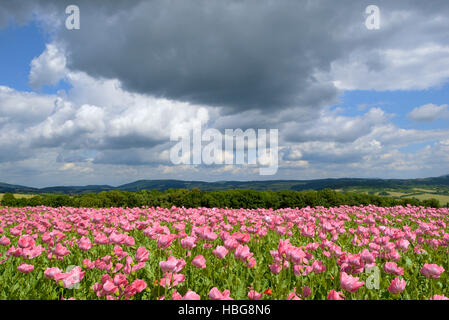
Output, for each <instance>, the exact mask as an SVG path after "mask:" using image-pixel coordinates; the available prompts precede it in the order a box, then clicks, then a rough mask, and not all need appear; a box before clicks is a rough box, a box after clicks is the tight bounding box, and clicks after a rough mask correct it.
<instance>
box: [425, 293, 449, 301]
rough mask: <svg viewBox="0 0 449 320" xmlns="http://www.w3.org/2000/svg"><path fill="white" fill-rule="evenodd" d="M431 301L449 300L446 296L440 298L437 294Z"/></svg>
mask: <svg viewBox="0 0 449 320" xmlns="http://www.w3.org/2000/svg"><path fill="white" fill-rule="evenodd" d="M430 300H449V298H448V297H446V296H445V295H441V296H440V295H438V294H435V295H433V296H432V297H431V298H430Z"/></svg>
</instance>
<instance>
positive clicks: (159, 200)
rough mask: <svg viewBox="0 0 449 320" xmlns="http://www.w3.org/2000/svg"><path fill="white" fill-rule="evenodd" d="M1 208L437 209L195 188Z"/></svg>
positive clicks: (40, 198) (428, 203)
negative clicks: (400, 207)
mask: <svg viewBox="0 0 449 320" xmlns="http://www.w3.org/2000/svg"><path fill="white" fill-rule="evenodd" d="M0 203H1V205H2V206H9V207H28V206H40V205H43V206H48V207H62V206H66V207H76V208H110V207H123V208H125V207H128V208H134V207H143V206H148V207H163V208H170V207H172V206H176V207H186V208H197V207H206V208H213V207H216V208H235V209H239V208H244V209H256V208H266V209H268V208H272V209H280V208H296V207H298V208H304V207H307V206H310V207H316V206H323V207H335V206H340V205H350V206H359V205H365V206H366V205H369V204H372V205H376V206H379V207H391V206H397V205H402V206H406V205H407V204H409V205H412V206H424V207H433V208H440V207H441V205H440V203H439V201H438V200H436V199H429V200H421V201H420V200H418V199H415V198H403V199H395V198H392V197H383V196H377V195H372V194H363V193H355V192H336V191H334V190H332V189H323V190H318V191H313V190H306V191H294V190H283V191H255V190H224V191H201V190H200V189H198V188H193V189H192V190H188V189H168V190H166V191H157V190H141V191H137V192H128V191H118V190H112V191H103V192H99V193H86V194H81V195H66V194H47V195H36V196H33V197H30V198H16V197H14V195H13V194H12V193H5V194H4V196H3V199H2V200H1V201H0Z"/></svg>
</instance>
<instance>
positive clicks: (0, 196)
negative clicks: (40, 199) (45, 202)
mask: <svg viewBox="0 0 449 320" xmlns="http://www.w3.org/2000/svg"><path fill="white" fill-rule="evenodd" d="M3 195H4V193H0V200H2V199H3ZM33 196H34V194H23V193H14V197H15V198H17V199H20V198H32V197H33Z"/></svg>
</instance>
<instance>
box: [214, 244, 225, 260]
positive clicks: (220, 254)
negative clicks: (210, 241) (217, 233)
mask: <svg viewBox="0 0 449 320" xmlns="http://www.w3.org/2000/svg"><path fill="white" fill-rule="evenodd" d="M212 254H213V255H214V256H216V257H217V258H218V259H224V257H226V255H227V254H228V250H227V249H226V248H225V247H223V246H217V247H216V248H215V249H214V250H212Z"/></svg>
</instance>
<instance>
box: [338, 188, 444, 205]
mask: <svg viewBox="0 0 449 320" xmlns="http://www.w3.org/2000/svg"><path fill="white" fill-rule="evenodd" d="M335 191H348V192H357V193H365V194H374V195H377V196H386V197H393V198H397V199H404V198H415V199H418V200H428V199H432V198H433V199H436V200H438V201H439V202H440V204H441V205H442V206H446V204H448V203H449V188H448V187H441V186H435V187H433V186H428V187H425V188H422V187H421V188H420V187H410V188H366V187H348V188H343V189H336V190H335Z"/></svg>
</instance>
